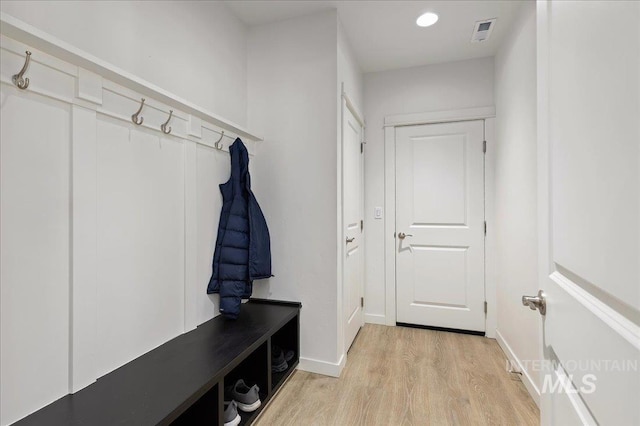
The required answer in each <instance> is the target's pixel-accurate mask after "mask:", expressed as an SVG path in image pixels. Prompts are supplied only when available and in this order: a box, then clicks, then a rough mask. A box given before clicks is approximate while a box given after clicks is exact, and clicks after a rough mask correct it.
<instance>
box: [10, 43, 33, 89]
mask: <svg viewBox="0 0 640 426" xmlns="http://www.w3.org/2000/svg"><path fill="white" fill-rule="evenodd" d="M25 53H26V54H27V56H26V57H25V60H24V65H23V66H22V69H21V70H20V72H19V73H18V74H16V75H14V76H13V78H12V80H13V84H15V85H16V86H18V89H21V90H25V89H26V88H27V87H29V77H27V78H24V77H23V76H24V73H25V72H27V68H29V61H30V60H31V52H29V51H28V50H27V51H26V52H25Z"/></svg>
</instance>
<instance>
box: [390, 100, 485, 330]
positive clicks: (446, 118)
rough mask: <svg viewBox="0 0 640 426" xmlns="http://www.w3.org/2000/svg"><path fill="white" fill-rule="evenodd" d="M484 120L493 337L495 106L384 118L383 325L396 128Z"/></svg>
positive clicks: (393, 299) (393, 294)
mask: <svg viewBox="0 0 640 426" xmlns="http://www.w3.org/2000/svg"><path fill="white" fill-rule="evenodd" d="M470 120H484V122H485V139H486V141H487V155H486V157H485V219H486V221H487V238H486V240H485V292H486V293H485V297H486V299H485V300H486V301H487V304H488V307H487V316H486V323H485V330H486V336H487V337H492V338H494V337H495V331H496V309H495V307H496V291H495V289H496V287H495V272H494V271H495V268H494V266H493V265H494V261H493V259H494V256H495V254H494V249H493V239H492V238H491V236H493V233H492V229H494V228H493V226H492V225H493V223H494V218H493V199H494V195H493V178H494V174H493V164H494V155H495V149H494V147H495V137H494V122H495V107H494V106H486V107H481V108H466V109H459V110H449V111H435V112H427V113H418V114H400V115H391V116H387V117H385V126H384V186H385V201H384V206H385V207H384V208H385V213H386V214H385V220H384V252H385V255H384V259H385V260H384V263H385V318H384V322H385V324H386V325H389V326H395V325H396V258H395V237H394V233H395V227H396V178H395V176H396V156H395V144H396V138H395V134H396V127H400V126H407V125H419V124H434V123H446V122H453V121H470Z"/></svg>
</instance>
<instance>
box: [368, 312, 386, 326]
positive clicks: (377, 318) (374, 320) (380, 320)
mask: <svg viewBox="0 0 640 426" xmlns="http://www.w3.org/2000/svg"><path fill="white" fill-rule="evenodd" d="M364 322H365V323H367V324H380V325H386V324H387V317H385V316H384V315H379V314H364Z"/></svg>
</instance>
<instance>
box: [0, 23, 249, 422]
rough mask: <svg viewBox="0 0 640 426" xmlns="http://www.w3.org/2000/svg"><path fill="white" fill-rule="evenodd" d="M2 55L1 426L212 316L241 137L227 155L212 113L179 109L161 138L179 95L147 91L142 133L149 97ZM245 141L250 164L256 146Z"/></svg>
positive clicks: (53, 63) (51, 61)
mask: <svg viewBox="0 0 640 426" xmlns="http://www.w3.org/2000/svg"><path fill="white" fill-rule="evenodd" d="M3 32H4V28H3ZM0 47H1V49H0V63H1V64H2V65H1V68H0V81H1V84H0V96H1V117H2V125H1V126H0V128H1V131H2V134H1V139H0V154H1V156H0V161H1V178H2V179H1V182H0V185H1V186H0V189H1V192H0V197H1V201H2V203H1V218H0V220H1V226H2V232H1V235H0V244H1V245H0V247H1V252H0V256H1V257H0V260H1V266H2V267H1V276H0V277H1V282H0V291H1V293H0V295H1V299H0V312H1V320H2V323H1V327H2V328H1V331H2V334H1V336H0V347H1V352H0V355H1V358H0V375H1V376H2V382H1V383H2V384H1V389H0V390H1V395H0V396H1V401H0V412H1V414H0V416H1V417H0V424H2V425H6V424H10V423H13V422H14V421H16V420H18V419H20V418H22V417H24V416H26V415H28V414H30V413H31V412H33V411H35V410H37V409H39V408H41V407H43V406H44V405H46V404H48V403H50V402H52V401H54V400H56V399H58V398H60V397H62V396H64V395H66V394H67V393H69V392H75V391H77V390H80V389H82V388H83V387H85V386H87V385H89V384H91V383H92V382H93V381H95V380H96V379H97V378H98V377H100V376H102V375H104V374H106V373H108V372H110V371H112V370H114V369H116V368H118V367H119V366H121V365H123V364H124V363H126V362H128V361H131V360H132V359H134V358H136V357H138V356H140V355H142V354H143V353H145V352H148V351H149V350H151V349H153V348H155V347H157V346H159V345H161V344H163V343H165V342H166V341H168V340H170V339H172V338H174V337H176V336H177V335H179V334H181V333H183V332H185V331H189V330H191V329H193V328H194V327H196V326H197V325H199V324H201V323H202V322H204V321H206V320H208V319H210V318H212V317H214V316H215V315H217V314H218V312H217V305H218V302H217V296H211V295H207V294H206V286H207V284H208V281H209V276H210V273H211V259H212V255H213V249H214V246H215V238H216V232H217V226H218V220H219V215H220V210H221V206H222V199H221V195H220V191H219V188H218V184H220V183H223V182H224V181H226V180H227V179H228V177H229V171H230V166H229V154H228V146H229V145H230V144H231V143H232V142H233V140H234V139H235V138H236V136H237V135H236V134H235V133H233V131H235V130H234V129H238V128H237V127H233V126H232V127H229V128H227V129H226V130H225V136H224V138H223V140H222V142H223V144H224V147H225V149H224V150H223V151H221V150H218V149H216V148H214V143H215V142H216V141H217V140H218V138H219V137H220V131H221V130H222V129H221V128H220V127H217V126H216V125H214V124H211V123H210V122H208V121H206V120H205V119H203V118H202V117H203V116H207V114H205V113H203V114H202V116H196V115H193V114H190V113H188V112H185V111H180V110H178V109H177V108H175V109H174V114H173V118H172V120H171V123H170V126H171V127H172V132H171V134H169V135H165V134H163V133H162V132H161V131H160V129H159V126H160V124H161V123H163V122H164V121H166V119H167V117H168V111H169V109H173V108H174V107H172V106H171V105H170V104H168V103H165V102H169V101H171V99H172V98H171V95H170V94H168V93H167V92H163V93H162V94H160V93H158V97H159V98H161V99H163V101H164V102H160V101H158V100H157V99H154V98H153V97H152V96H150V95H149V93H150V91H153V90H155V89H154V88H152V87H151V86H149V88H148V90H147V93H146V98H147V101H146V104H145V107H144V109H143V111H142V113H141V115H142V116H143V117H144V123H143V124H142V125H140V126H136V125H135V124H133V123H132V122H131V114H132V113H133V112H135V111H136V110H137V109H138V106H139V102H140V101H139V100H140V98H141V97H143V94H142V93H138V92H136V91H135V90H133V88H135V87H136V86H135V84H133V83H132V87H133V88H128V87H125V86H123V85H120V84H116V83H114V82H113V81H111V80H109V79H107V78H106V77H102V76H101V75H100V74H98V73H94V72H91V71H88V70H87V69H83V68H81V67H78V66H76V65H72V64H71V63H69V62H65V61H62V60H60V59H58V58H56V57H54V56H50V55H48V54H47V53H45V52H43V51H41V50H38V49H36V48H34V47H33V46H27V45H25V44H22V43H20V42H18V41H16V40H14V39H11V38H8V37H6V36H5V35H2V39H1V43H0ZM27 49H28V50H30V51H32V52H33V56H32V60H31V65H30V66H29V70H28V73H27V75H28V77H29V78H30V86H29V88H28V89H27V90H25V91H21V90H19V89H18V88H16V87H15V86H14V85H13V84H12V82H11V77H12V75H13V74H14V73H16V72H17V71H18V70H19V69H20V68H21V67H22V64H23V62H24V51H25V50H27ZM97 68H100V66H97ZM96 72H97V71H96ZM127 78H129V77H128V76H125V77H123V78H122V80H121V81H127ZM138 83H139V84H138V86H137V87H141V84H140V81H138ZM183 102H184V101H182V100H178V99H177V98H176V101H175V104H176V105H184V103H183ZM220 120H221V119H220V118H219V117H212V121H214V122H216V123H219V121H220ZM232 130H233V131H232ZM238 132H239V133H242V134H244V136H245V138H244V139H245V144H246V145H247V147H248V149H249V151H250V153H252V152H253V151H254V149H255V146H254V143H253V142H251V139H252V137H248V138H247V135H248V133H247V132H246V131H243V130H238ZM243 132H244V133H243ZM251 155H252V154H251Z"/></svg>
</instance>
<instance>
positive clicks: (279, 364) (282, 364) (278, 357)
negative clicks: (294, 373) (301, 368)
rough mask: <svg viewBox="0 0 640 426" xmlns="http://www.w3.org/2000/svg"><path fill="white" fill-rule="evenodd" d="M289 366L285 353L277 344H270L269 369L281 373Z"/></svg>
mask: <svg viewBox="0 0 640 426" xmlns="http://www.w3.org/2000/svg"><path fill="white" fill-rule="evenodd" d="M287 368H289V364H288V363H287V360H286V359H285V354H284V352H283V351H282V349H280V347H279V346H276V345H271V371H273V372H274V373H282V372H283V371H286V370H287Z"/></svg>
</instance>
